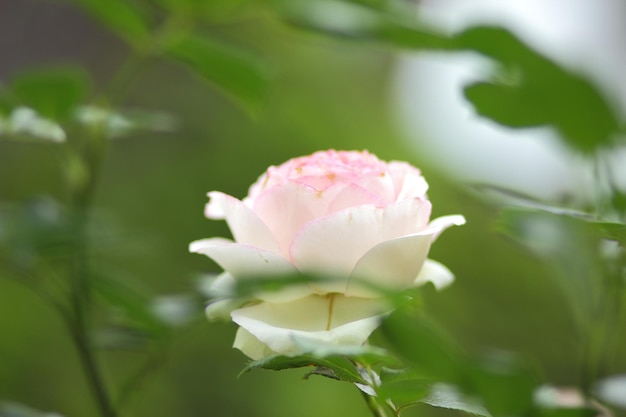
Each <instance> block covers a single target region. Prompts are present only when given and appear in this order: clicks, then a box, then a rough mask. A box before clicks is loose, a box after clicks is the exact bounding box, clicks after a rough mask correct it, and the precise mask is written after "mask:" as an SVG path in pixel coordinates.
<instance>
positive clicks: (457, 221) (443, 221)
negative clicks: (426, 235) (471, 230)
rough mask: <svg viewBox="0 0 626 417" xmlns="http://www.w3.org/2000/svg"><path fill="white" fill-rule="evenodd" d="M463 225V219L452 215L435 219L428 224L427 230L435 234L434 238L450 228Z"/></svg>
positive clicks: (458, 215)
mask: <svg viewBox="0 0 626 417" xmlns="http://www.w3.org/2000/svg"><path fill="white" fill-rule="evenodd" d="M464 224H465V217H463V216H461V215H460V214H452V215H450V216H442V217H437V218H436V219H434V220H432V221H431V222H430V223H429V224H428V230H433V231H434V232H435V236H434V238H435V239H436V238H437V237H439V235H440V234H441V232H443V231H444V230H446V229H447V228H448V227H451V226H462V225H464Z"/></svg>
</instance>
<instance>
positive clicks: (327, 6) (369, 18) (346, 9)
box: [277, 0, 452, 49]
mask: <svg viewBox="0 0 626 417" xmlns="http://www.w3.org/2000/svg"><path fill="white" fill-rule="evenodd" d="M277 3H278V6H279V9H280V10H281V12H282V14H283V15H284V16H285V19H286V20H288V21H289V22H290V23H292V24H294V25H296V26H299V27H302V28H306V29H309V30H315V31H318V32H322V33H325V34H329V35H334V36H339V37H343V38H347V39H354V40H365V41H376V42H383V43H387V44H391V45H394V46H397V47H403V48H414V49H449V48H450V47H452V42H451V40H450V38H448V37H447V36H444V35H441V34H438V33H436V32H435V31H432V30H429V29H427V28H424V27H422V26H418V25H412V26H411V25H408V24H406V23H405V22H403V21H402V20H401V19H400V18H399V16H397V15H396V14H394V13H391V12H390V11H389V10H386V9H387V8H386V7H383V5H382V4H378V5H375V4H374V5H372V4H367V3H371V2H368V1H363V2H357V1H354V2H346V1H339V0H318V1H313V2H312V1H306V0H304V1H303V0H288V1H278V2H277ZM359 3H365V4H359ZM384 3H385V4H386V5H388V3H386V2H384ZM405 16H406V15H405Z"/></svg>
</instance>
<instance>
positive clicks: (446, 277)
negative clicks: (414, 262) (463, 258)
mask: <svg viewBox="0 0 626 417" xmlns="http://www.w3.org/2000/svg"><path fill="white" fill-rule="evenodd" d="M427 282H432V283H433V285H434V286H435V288H437V289H438V290H441V289H443V288H445V287H447V286H448V285H450V284H452V283H453V282H454V275H453V274H452V272H450V270H449V269H448V268H446V267H445V266H444V265H443V264H441V263H439V262H437V261H433V260H432V259H426V261H425V262H424V266H422V270H421V271H420V273H419V275H418V276H417V278H416V279H415V282H414V285H415V286H419V285H424V284H426V283H427Z"/></svg>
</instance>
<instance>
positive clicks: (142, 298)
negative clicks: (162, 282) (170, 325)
mask: <svg viewBox="0 0 626 417" xmlns="http://www.w3.org/2000/svg"><path fill="white" fill-rule="evenodd" d="M94 275H95V276H94V279H93V280H92V288H93V290H94V291H95V293H96V294H97V295H99V296H100V297H101V300H103V301H104V302H105V305H107V306H108V307H112V308H114V309H117V310H118V311H119V313H121V314H117V316H116V317H117V319H118V320H119V321H121V322H122V324H125V325H132V326H134V327H137V328H138V329H141V330H142V331H144V332H147V333H148V334H149V335H151V336H160V335H162V334H164V332H165V330H166V329H167V326H166V325H165V323H164V322H163V321H162V320H161V319H160V318H159V317H158V315H157V314H155V311H154V310H153V301H152V296H151V295H150V294H149V293H148V292H147V291H145V290H142V289H141V288H140V287H139V285H133V284H132V283H133V280H132V279H130V277H128V276H127V274H124V273H122V272H120V271H118V270H115V269H113V268H111V267H107V266H106V265H102V264H99V265H98V268H97V269H96V271H95V272H94Z"/></svg>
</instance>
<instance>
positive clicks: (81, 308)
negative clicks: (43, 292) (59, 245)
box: [67, 177, 117, 417]
mask: <svg viewBox="0 0 626 417" xmlns="http://www.w3.org/2000/svg"><path fill="white" fill-rule="evenodd" d="M92 178H93V177H92ZM83 191H84V192H83V193H82V195H79V196H77V197H78V198H77V200H76V203H77V206H76V212H77V213H76V215H77V217H76V219H75V221H76V223H75V225H74V233H75V241H74V247H73V251H72V254H73V259H72V261H71V265H70V271H69V275H70V282H71V285H72V293H71V310H72V313H73V314H72V317H71V319H70V320H67V325H68V328H69V331H70V334H71V336H72V340H73V341H74V345H75V346H76V350H77V351H78V356H79V358H80V361H81V363H82V365H83V368H84V371H85V376H86V377H87V381H88V383H89V386H90V388H91V391H92V393H93V395H94V398H95V400H96V402H97V404H98V409H99V411H100V415H101V416H102V417H116V416H117V413H116V411H115V408H114V407H113V404H112V402H111V399H110V398H109V395H108V392H107V389H106V386H105V383H104V379H103V377H102V374H101V373H100V371H99V369H98V364H97V361H96V357H95V354H94V351H93V346H92V345H91V342H90V340H89V337H88V334H89V333H88V332H89V318H90V315H91V287H90V285H89V272H88V270H89V269H88V239H87V236H86V230H85V229H86V221H87V217H88V216H87V214H88V207H89V203H90V197H91V193H92V191H93V185H90V186H88V187H86V188H85V189H84V190H83Z"/></svg>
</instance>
